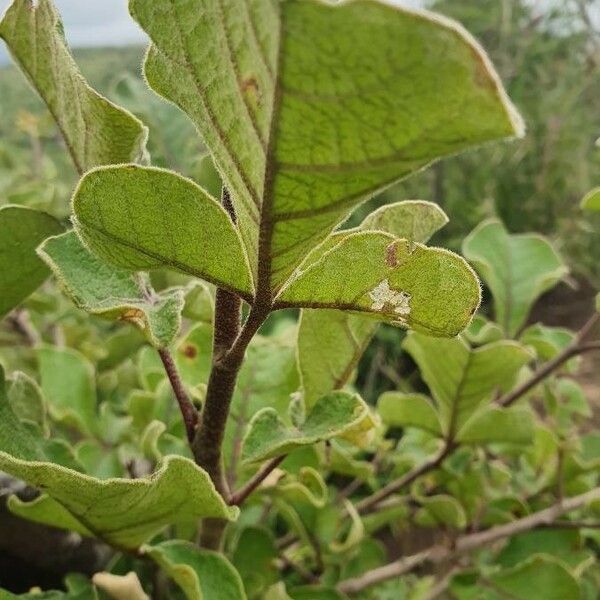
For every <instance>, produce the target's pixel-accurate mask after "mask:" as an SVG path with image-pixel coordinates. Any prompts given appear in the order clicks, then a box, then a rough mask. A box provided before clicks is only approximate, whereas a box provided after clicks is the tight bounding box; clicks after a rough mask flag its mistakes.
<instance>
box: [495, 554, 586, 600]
mask: <svg viewBox="0 0 600 600" xmlns="http://www.w3.org/2000/svg"><path fill="white" fill-rule="evenodd" d="M489 580H490V581H491V583H492V584H493V585H494V587H495V588H496V589H497V590H498V591H499V592H500V598H503V597H504V596H505V595H509V596H510V598H511V599H512V598H514V600H531V591H532V590H535V593H536V595H537V597H538V598H543V599H544V600H566V599H567V598H569V599H571V598H572V599H573V600H577V599H579V598H580V597H581V590H580V587H579V584H578V583H577V580H576V579H575V577H573V575H571V573H570V572H569V571H568V570H567V569H566V568H565V566H564V564H563V563H562V562H560V561H559V560H557V559H555V558H551V557H550V556H544V555H541V556H535V557H533V558H531V559H530V560H528V561H526V562H524V563H521V564H520V565H517V566H516V567H514V568H513V569H507V570H504V571H500V572H499V573H493V574H491V575H490V576H489Z"/></svg>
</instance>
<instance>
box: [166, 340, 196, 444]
mask: <svg viewBox="0 0 600 600" xmlns="http://www.w3.org/2000/svg"><path fill="white" fill-rule="evenodd" d="M158 355H159V356H160V360H161V361H162V364H163V365H164V367H165V371H166V373H167V377H168V378H169V381H170V382H171V387H172V388H173V393H174V394H175V398H177V403H178V404H179V410H180V411H181V416H182V417H183V422H184V424H185V432H186V434H187V439H188V442H189V443H190V444H191V443H192V441H193V439H194V435H195V434H196V426H197V425H198V411H197V410H196V407H195V406H194V405H193V404H192V401H191V400H190V399H189V397H188V395H187V393H186V391H185V388H184V386H183V382H182V381H181V377H180V376H179V372H178V371H177V366H176V365H175V361H174V360H173V357H172V356H171V353H170V352H169V351H168V350H167V349H166V348H159V350H158Z"/></svg>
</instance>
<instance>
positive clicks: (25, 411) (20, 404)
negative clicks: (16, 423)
mask: <svg viewBox="0 0 600 600" xmlns="http://www.w3.org/2000/svg"><path fill="white" fill-rule="evenodd" d="M8 383H9V386H8V400H9V402H10V406H11V408H12V410H13V412H14V413H15V415H17V417H18V418H19V420H21V421H29V422H30V423H35V424H36V425H38V426H39V427H40V429H41V430H42V431H43V432H45V431H46V429H47V427H48V425H47V417H46V412H47V407H46V401H45V399H44V396H43V394H42V390H41V389H40V387H39V386H38V384H37V383H36V382H35V381H34V380H33V379H31V377H29V375H26V374H25V373H21V372H20V371H17V372H15V373H13V374H12V375H11V377H10V379H9V380H8Z"/></svg>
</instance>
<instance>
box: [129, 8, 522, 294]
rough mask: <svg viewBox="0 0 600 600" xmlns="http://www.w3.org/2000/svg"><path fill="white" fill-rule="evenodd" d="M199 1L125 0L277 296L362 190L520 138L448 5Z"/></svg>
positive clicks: (156, 78) (152, 70)
mask: <svg viewBox="0 0 600 600" xmlns="http://www.w3.org/2000/svg"><path fill="white" fill-rule="evenodd" d="M192 6H193V7H194V9H193V10H189V6H188V5H184V4H175V5H174V4H173V3H172V2H171V1H170V0H131V1H130V11H131V14H132V15H133V17H134V18H135V19H136V20H137V21H138V23H139V24H140V25H141V26H142V28H143V29H144V30H145V31H146V32H147V33H148V35H149V36H150V39H151V41H152V45H151V46H150V50H149V52H148V55H147V58H146V64H145V74H146V78H147V80H148V82H149V84H150V85H151V86H152V87H153V88H154V89H155V90H156V91H157V92H158V93H159V94H161V95H162V96H164V97H166V98H167V99H168V100H170V101H172V102H173V103H175V104H177V105H178V106H179V107H180V108H182V110H184V111H185V112H186V113H187V114H188V115H189V116H190V118H191V119H192V121H194V123H195V124H196V126H197V127H198V130H199V132H200V133H201V135H202V137H203V139H204V140H205V142H206V144H207V146H208V148H209V150H210V151H211V154H212V156H213V158H214V160H215V163H216V166H217V169H218V170H219V172H220V173H221V175H222V176H223V178H224V183H225V184H226V186H227V188H228V189H229V190H230V191H231V195H232V199H233V202H234V204H235V209H236V213H237V215H238V221H239V224H240V230H241V233H242V236H243V238H244V243H245V245H246V248H247V250H248V254H249V256H250V263H251V265H252V269H253V272H254V273H257V272H258V262H259V259H258V257H259V255H260V261H261V269H263V270H264V272H263V277H264V280H263V281H262V282H261V284H262V285H264V286H265V287H267V288H268V289H267V290H265V291H269V293H270V294H271V295H274V293H276V292H277V290H279V288H280V287H281V285H282V284H283V283H284V282H285V281H286V279H287V278H288V277H289V276H290V274H291V273H292V272H293V271H294V269H295V268H296V267H297V266H298V265H299V264H300V262H302V260H303V259H304V257H305V256H306V254H307V252H308V251H309V250H310V249H311V248H313V247H314V246H315V245H316V244H318V243H319V242H320V241H322V240H323V239H325V237H326V236H327V235H329V233H330V232H331V230H332V229H333V228H334V227H335V226H336V225H337V224H339V223H341V222H343V221H344V220H345V218H346V217H347V215H348V213H349V212H350V211H351V210H352V208H354V207H355V206H356V205H358V204H359V203H360V202H362V201H363V200H364V199H366V198H368V197H370V196H372V195H373V194H374V193H376V192H377V191H379V190H381V189H383V188H385V187H387V186H389V185H391V184H392V183H394V182H395V181H398V180H399V179H401V178H403V177H405V176H407V175H409V174H410V173H414V172H415V171H417V170H419V169H421V168H422V167H424V166H425V165H427V164H429V163H430V162H432V161H433V160H435V159H436V158H439V157H441V156H445V155H449V154H454V153H456V152H459V151H461V150H464V149H466V148H468V147H470V146H472V145H475V144H480V143H483V142H485V141H488V140H491V139H498V138H502V137H508V136H513V135H515V134H516V135H520V134H521V133H522V129H523V126H522V122H521V120H520V117H519V116H518V115H517V114H516V111H515V110H514V108H513V107H512V105H511V104H510V102H509V101H508V100H507V98H506V94H505V92H504V90H503V89H502V86H501V84H500V83H499V81H498V78H497V75H496V74H495V72H494V70H493V68H492V66H491V64H490V62H489V60H488V59H487V57H486V56H485V54H484V53H483V51H482V50H481V48H480V47H479V46H478V45H477V44H476V43H474V41H473V39H472V38H471V37H470V36H469V35H468V34H466V33H465V32H464V30H463V29H462V28H461V27H460V26H458V25H457V24H455V23H453V22H451V21H449V20H447V19H442V18H440V17H438V16H437V15H433V14H431V13H427V12H422V13H416V12H414V11H411V10H407V9H403V8H401V7H397V6H392V5H390V4H387V3H383V2H375V1H371V0H367V1H365V0H362V1H359V2H351V3H341V4H340V3H337V4H327V3H323V2H315V1H310V2H284V3H279V2H277V3H273V2H271V0H258V1H257V2H253V3H252V4H251V5H249V6H248V7H246V8H245V9H244V10H243V11H240V7H239V5H238V3H237V2H236V1H235V0H226V1H223V2H217V0H202V1H198V2H195V3H194V4H193V5H192ZM207 72H209V73H211V76H210V77H207V75H206V74H207ZM224 98H226V99H227V102H224V101H223V99H224ZM432 131H434V132H435V135H432V134H431V132H432ZM317 190H318V193H317ZM269 267H270V268H269Z"/></svg>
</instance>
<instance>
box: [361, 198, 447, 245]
mask: <svg viewBox="0 0 600 600" xmlns="http://www.w3.org/2000/svg"><path fill="white" fill-rule="evenodd" d="M447 223H448V216H447V215H446V213H445V212H444V211H443V210H442V209H441V208H440V207H439V206H438V205H437V204H434V203H433V202H426V201H425V200H403V201H401V202H395V203H394V204H388V205H387V206H382V207H381V208H378V209H377V210H376V211H374V212H372V213H370V214H369V215H367V217H366V218H365V219H364V221H363V222H362V223H361V224H360V226H359V229H362V230H363V231H368V230H378V231H384V232H385V233H389V234H390V235H393V236H395V237H399V238H405V239H407V240H409V241H411V242H419V243H421V244H425V243H427V242H428V241H429V239H430V238H431V236H432V235H433V234H434V233H436V232H437V231H439V230H440V229H441V228H442V227H444V225H446V224H447Z"/></svg>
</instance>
